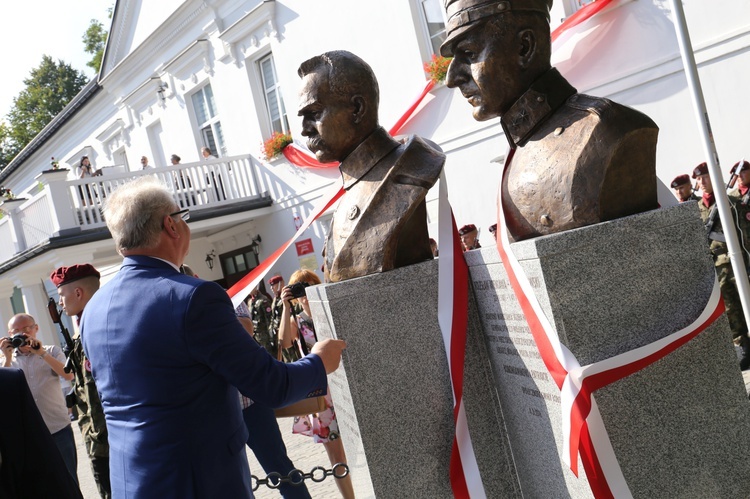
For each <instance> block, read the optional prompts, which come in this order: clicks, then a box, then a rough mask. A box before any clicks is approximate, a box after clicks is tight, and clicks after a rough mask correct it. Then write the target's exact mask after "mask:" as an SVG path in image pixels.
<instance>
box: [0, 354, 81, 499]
mask: <svg viewBox="0 0 750 499" xmlns="http://www.w3.org/2000/svg"><path fill="white" fill-rule="evenodd" d="M0 400H2V401H3V402H2V403H3V406H2V410H0V498H2V499H16V498H19V499H20V498H24V499H47V498H49V497H57V498H60V499H83V496H82V495H81V491H80V490H78V485H77V484H76V482H75V480H74V479H73V475H71V474H70V472H69V471H68V468H66V467H65V462H64V461H63V458H62V456H61V455H60V451H59V450H58V449H57V445H55V441H54V440H52V435H50V433H49V430H48V429H47V425H46V424H44V420H43V419H42V415H41V414H40V413H39V409H38V408H37V406H36V404H35V403H34V397H33V396H32V395H31V390H29V385H28V384H27V383H26V378H25V377H24V375H23V371H21V370H20V369H15V368H10V367H9V368H2V367H0Z"/></svg>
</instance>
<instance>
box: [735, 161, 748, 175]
mask: <svg viewBox="0 0 750 499" xmlns="http://www.w3.org/2000/svg"><path fill="white" fill-rule="evenodd" d="M749 168H750V163H748V162H747V161H745V160H744V159H743V160H742V161H738V162H736V163H735V164H734V166H733V167H732V171H731V173H740V172H742V171H745V170H747V169H749Z"/></svg>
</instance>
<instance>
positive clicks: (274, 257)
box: [227, 184, 346, 307]
mask: <svg viewBox="0 0 750 499" xmlns="http://www.w3.org/2000/svg"><path fill="white" fill-rule="evenodd" d="M345 192H346V191H344V188H343V187H341V186H340V185H337V184H333V185H332V186H331V189H329V190H328V191H326V193H325V194H324V195H323V197H322V198H321V200H320V202H319V203H318V204H317V205H316V206H315V208H313V211H312V212H311V213H310V215H309V216H308V217H307V218H305V221H304V222H303V223H302V225H301V226H300V228H299V229H298V230H297V232H296V233H295V234H294V235H293V236H292V238H291V239H289V240H288V241H287V242H286V243H284V244H283V245H282V246H281V247H280V248H278V249H277V250H276V251H274V252H273V253H271V256H269V257H268V258H266V259H265V260H263V261H262V262H260V264H259V265H258V266H257V267H255V268H254V269H253V270H251V271H250V272H249V273H248V274H247V275H245V277H243V278H242V279H240V280H239V281H237V282H236V283H235V284H234V286H232V287H231V288H229V289H228V290H227V294H228V295H229V297H230V298H231V299H232V305H234V306H235V307H237V306H238V305H239V304H240V303H241V302H242V301H243V300H244V299H245V297H247V295H249V294H250V292H251V291H252V290H253V289H254V288H255V286H257V285H258V284H259V283H260V281H261V279H263V277H264V276H265V275H266V274H267V273H268V271H269V270H271V267H273V266H274V264H276V262H278V261H279V258H281V255H283V254H284V252H285V251H286V250H287V249H288V248H289V246H291V245H292V244H294V242H295V241H296V240H297V239H299V237H300V236H301V235H302V234H303V233H304V232H305V231H306V230H307V228H308V227H310V224H312V223H313V222H314V221H315V220H317V219H318V218H319V217H320V215H322V214H323V213H325V211H326V210H327V209H328V208H330V207H331V206H333V203H335V202H336V201H338V199H339V198H340V197H341V196H343V195H344V193H345Z"/></svg>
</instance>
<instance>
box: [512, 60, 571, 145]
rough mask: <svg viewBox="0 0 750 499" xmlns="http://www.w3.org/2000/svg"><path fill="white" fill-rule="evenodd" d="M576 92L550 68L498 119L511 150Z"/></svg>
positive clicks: (524, 140) (528, 136) (520, 143)
mask: <svg viewBox="0 0 750 499" xmlns="http://www.w3.org/2000/svg"><path fill="white" fill-rule="evenodd" d="M575 93H576V89H575V88H573V86H572V85H571V84H570V83H568V81H567V80H566V79H565V78H563V77H562V75H561V74H560V72H559V71H557V69H555V68H550V69H549V70H548V71H547V72H546V73H544V74H543V75H542V76H541V77H540V78H539V79H538V80H536V81H535V82H534V83H532V84H531V86H530V87H529V89H528V90H526V92H524V94H523V95H522V96H521V97H520V98H519V99H518V100H517V101H516V102H515V103H514V104H513V105H512V106H510V109H508V111H507V112H506V113H504V114H503V116H502V117H501V118H500V125H501V126H502V127H503V131H505V138H507V139H508V143H509V144H510V147H511V148H516V147H523V145H524V144H526V141H528V140H529V138H530V137H531V135H532V134H533V133H534V131H536V130H537V129H538V128H539V126H540V125H541V124H542V123H544V122H545V121H547V119H548V118H549V117H550V116H552V113H554V112H555V111H557V110H558V109H559V108H560V107H562V105H563V104H565V101H567V100H568V98H569V97H571V96H572V95H574V94H575Z"/></svg>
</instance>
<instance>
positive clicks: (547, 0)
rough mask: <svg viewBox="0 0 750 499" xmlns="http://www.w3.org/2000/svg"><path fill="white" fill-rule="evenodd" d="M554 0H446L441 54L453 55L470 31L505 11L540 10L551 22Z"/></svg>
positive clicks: (445, 55)
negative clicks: (446, 20)
mask: <svg viewBox="0 0 750 499" xmlns="http://www.w3.org/2000/svg"><path fill="white" fill-rule="evenodd" d="M551 6H552V0H445V14H446V17H447V18H448V24H446V26H445V32H446V34H447V37H446V38H445V41H444V42H443V44H442V45H441V46H440V55H442V56H443V57H453V48H454V47H455V45H456V43H457V42H458V41H459V40H460V39H461V37H462V36H463V35H464V34H465V33H466V32H468V31H470V30H472V29H474V28H476V27H478V26H481V25H482V23H483V22H485V21H487V20H489V18H491V17H493V16H496V15H498V14H502V13H504V12H511V11H515V12H539V13H542V14H544V16H545V17H546V18H547V22H549V9H550V7H551Z"/></svg>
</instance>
